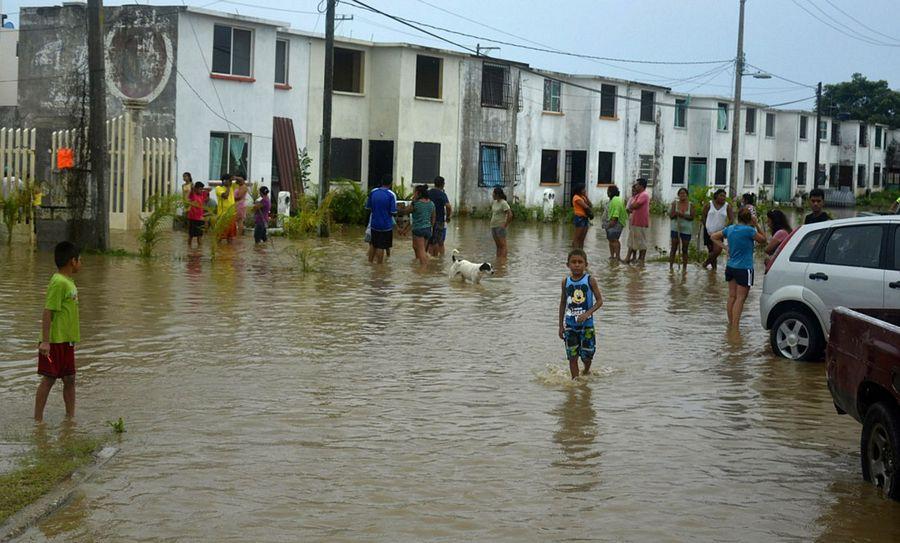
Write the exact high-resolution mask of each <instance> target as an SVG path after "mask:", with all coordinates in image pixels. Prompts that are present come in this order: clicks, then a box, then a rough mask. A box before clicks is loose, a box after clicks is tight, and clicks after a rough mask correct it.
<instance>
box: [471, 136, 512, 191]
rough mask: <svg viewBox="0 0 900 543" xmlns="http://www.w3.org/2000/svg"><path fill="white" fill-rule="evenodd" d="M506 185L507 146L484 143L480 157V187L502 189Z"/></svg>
mask: <svg viewBox="0 0 900 543" xmlns="http://www.w3.org/2000/svg"><path fill="white" fill-rule="evenodd" d="M505 184H506V146H505V145H502V144H490V143H482V144H481V148H480V152H479V157H478V186H479V187H502V186H503V185H505Z"/></svg>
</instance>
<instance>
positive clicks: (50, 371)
mask: <svg viewBox="0 0 900 543" xmlns="http://www.w3.org/2000/svg"><path fill="white" fill-rule="evenodd" d="M53 259H54V261H55V262H56V267H57V269H58V270H59V271H58V272H57V273H54V274H53V277H51V278H50V285H49V286H48V287H47V299H46V302H45V303H44V313H43V315H42V316H41V343H40V345H39V346H38V374H40V375H41V376H42V377H41V383H40V384H39V385H38V389H37V394H35V398H34V420H35V421H36V422H42V421H43V420H44V406H45V405H46V404H47V397H48V396H49V395H50V389H51V388H53V384H54V383H55V382H56V380H57V379H60V378H61V379H62V380H63V400H64V401H65V404H66V418H67V419H72V418H74V417H75V343H77V342H78V341H80V340H81V331H80V325H79V322H78V288H77V287H75V282H74V281H72V275H74V274H76V273H78V270H80V269H81V257H80V251H79V249H78V247H76V246H75V245H74V244H73V243H71V242H68V241H62V242H60V243H57V244H56V248H55V249H54V250H53Z"/></svg>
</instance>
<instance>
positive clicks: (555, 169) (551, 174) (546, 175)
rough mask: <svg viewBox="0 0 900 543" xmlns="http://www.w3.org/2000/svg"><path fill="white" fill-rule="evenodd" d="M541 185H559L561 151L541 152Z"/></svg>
mask: <svg viewBox="0 0 900 543" xmlns="http://www.w3.org/2000/svg"><path fill="white" fill-rule="evenodd" d="M541 183H559V151H554V150H551V149H544V150H543V151H541Z"/></svg>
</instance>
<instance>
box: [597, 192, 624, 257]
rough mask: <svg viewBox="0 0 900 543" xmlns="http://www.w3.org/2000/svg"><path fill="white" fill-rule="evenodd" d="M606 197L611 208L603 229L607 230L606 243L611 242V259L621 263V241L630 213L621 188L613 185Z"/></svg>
mask: <svg viewBox="0 0 900 543" xmlns="http://www.w3.org/2000/svg"><path fill="white" fill-rule="evenodd" d="M606 196H607V197H608V198H609V206H608V207H607V209H606V222H605V223H604V225H605V226H604V227H603V229H604V230H606V241H608V242H609V259H610V260H615V261H621V260H622V255H621V253H622V242H620V241H619V239H620V238H621V237H622V232H623V231H624V230H625V223H626V222H628V212H627V211H625V201H624V200H622V196H620V195H619V187H617V186H615V185H613V186H611V187H609V188H608V189H606Z"/></svg>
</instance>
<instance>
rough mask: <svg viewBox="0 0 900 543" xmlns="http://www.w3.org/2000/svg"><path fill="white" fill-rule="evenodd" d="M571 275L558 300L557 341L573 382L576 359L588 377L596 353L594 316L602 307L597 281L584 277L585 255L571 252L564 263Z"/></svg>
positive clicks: (578, 251) (576, 366) (586, 274)
mask: <svg viewBox="0 0 900 543" xmlns="http://www.w3.org/2000/svg"><path fill="white" fill-rule="evenodd" d="M566 266H568V268H569V271H570V272H572V273H571V275H569V276H568V277H566V278H565V279H563V282H562V296H560V299H559V338H560V339H562V340H564V341H565V342H566V357H568V359H569V372H570V373H571V374H572V379H575V378H576V377H578V373H579V372H578V358H581V361H582V362H584V375H587V374H588V373H590V370H591V362H592V361H593V359H594V351H595V350H596V344H595V337H594V312H595V311H597V310H598V309H600V306H602V305H603V296H602V295H601V294H600V286H599V285H597V280H596V279H594V278H593V277H592V276H591V275H590V274H589V273H587V255H586V254H585V252H584V251H583V250H581V249H573V250H572V251H571V252H570V253H569V258H568V260H567V261H566Z"/></svg>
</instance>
